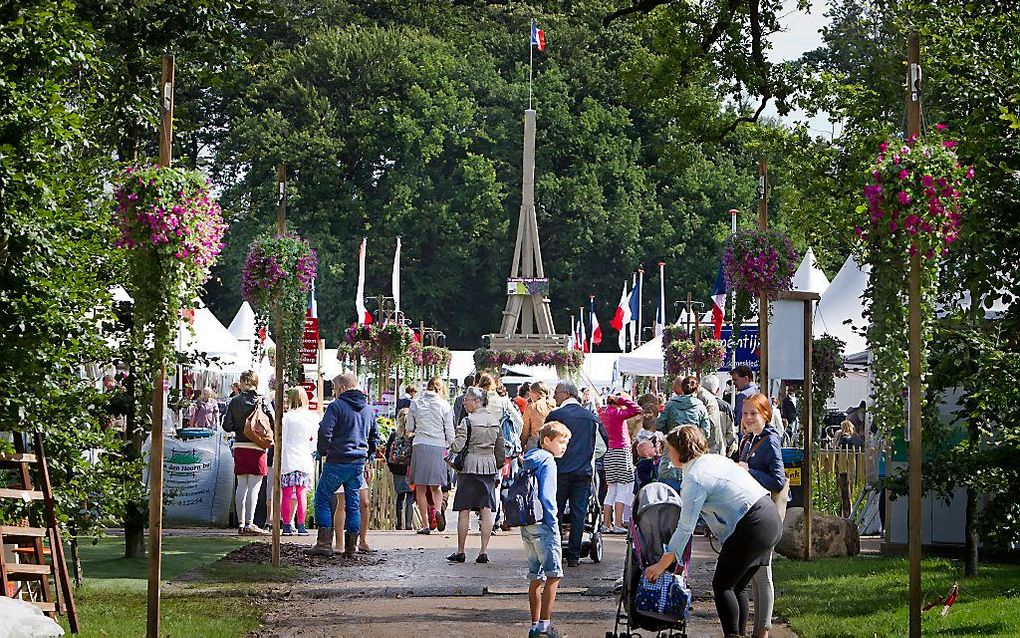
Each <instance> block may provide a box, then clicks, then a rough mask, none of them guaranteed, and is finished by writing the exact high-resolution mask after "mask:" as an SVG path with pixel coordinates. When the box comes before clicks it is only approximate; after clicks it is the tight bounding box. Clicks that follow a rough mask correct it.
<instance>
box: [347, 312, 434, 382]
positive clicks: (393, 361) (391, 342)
mask: <svg viewBox="0 0 1020 638" xmlns="http://www.w3.org/2000/svg"><path fill="white" fill-rule="evenodd" d="M341 350H342V351H343V353H344V356H345V357H348V359H347V360H349V361H350V362H352V363H354V364H358V363H363V364H369V365H372V367H373V368H374V373H375V374H376V377H377V378H382V377H383V376H388V375H389V372H390V370H391V368H393V367H396V368H398V369H399V370H400V372H401V373H402V375H403V376H404V377H405V378H408V377H411V376H413V375H414V373H415V368H417V367H418V366H420V365H421V360H422V356H423V350H422V347H421V344H420V343H418V342H417V341H416V340H415V338H414V331H413V330H411V329H410V328H408V327H407V326H402V325H399V324H396V323H386V324H383V325H378V324H364V325H358V324H353V325H351V326H349V327H348V328H347V329H346V330H344V334H343V344H341V349H338V351H337V357H338V358H339V357H340V355H341Z"/></svg>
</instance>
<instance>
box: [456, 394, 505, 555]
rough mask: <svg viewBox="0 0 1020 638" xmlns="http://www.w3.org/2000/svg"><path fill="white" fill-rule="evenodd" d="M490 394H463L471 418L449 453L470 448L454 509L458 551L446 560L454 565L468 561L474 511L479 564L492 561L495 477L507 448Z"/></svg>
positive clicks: (461, 427) (461, 475)
mask: <svg viewBox="0 0 1020 638" xmlns="http://www.w3.org/2000/svg"><path fill="white" fill-rule="evenodd" d="M488 404H489V401H488V396H487V393H486V392H485V391H484V390H482V389H481V388H468V389H467V392H466V393H465V394H464V409H465V410H467V413H468V415H467V416H466V417H464V420H463V421H461V422H460V424H459V425H458V426H457V436H456V438H454V440H453V445H451V446H450V453H451V454H457V453H459V452H460V451H461V450H464V449H467V453H466V454H465V455H464V467H463V468H461V469H460V470H459V472H458V475H457V492H456V494H455V495H454V497H453V510H454V511H455V512H457V551H456V553H454V554H451V555H450V556H447V560H449V561H452V562H455V563H463V562H464V561H465V556H464V546H465V545H466V543H467V533H468V523H469V521H470V519H471V512H472V510H477V511H478V512H479V516H480V518H481V532H482V548H481V552H480V553H479V554H478V558H476V559H475V562H476V563H487V562H489V556H488V554H487V553H486V550H488V548H489V538H490V537H491V536H492V511H493V509H495V507H496V474H497V473H498V472H499V471H500V469H501V468H502V467H503V462H504V461H505V460H506V459H505V448H504V446H503V428H502V427H501V425H500V419H501V418H502V416H503V412H502V410H500V413H499V414H498V415H496V414H493V413H492V412H490V411H489V408H488Z"/></svg>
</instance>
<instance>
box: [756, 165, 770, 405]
mask: <svg viewBox="0 0 1020 638" xmlns="http://www.w3.org/2000/svg"><path fill="white" fill-rule="evenodd" d="M768 227H769V165H768V160H766V159H765V158H762V159H761V160H759V162H758V230H760V231H764V230H766V229H767V228H768ZM758 361H759V364H758V365H759V368H758V385H759V387H760V388H761V392H762V394H764V395H765V396H766V397H768V396H769V302H768V299H766V298H765V296H764V295H762V296H760V297H759V298H758Z"/></svg>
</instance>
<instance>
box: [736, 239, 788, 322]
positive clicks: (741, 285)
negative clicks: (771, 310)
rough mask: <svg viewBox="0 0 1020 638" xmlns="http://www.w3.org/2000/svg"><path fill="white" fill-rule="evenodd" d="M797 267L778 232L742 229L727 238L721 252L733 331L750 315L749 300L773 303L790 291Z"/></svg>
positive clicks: (786, 241) (750, 301) (785, 240)
mask: <svg viewBox="0 0 1020 638" xmlns="http://www.w3.org/2000/svg"><path fill="white" fill-rule="evenodd" d="M797 266H798V263H797V253H796V252H794V250H793V244H791V243H790V239H789V238H788V237H787V236H786V235H785V234H784V233H783V232H782V231H780V230H777V229H774V228H769V229H767V230H764V231H762V230H757V229H746V230H739V231H737V232H736V233H735V234H734V235H731V236H730V238H729V239H728V240H727V241H726V248H725V251H724V252H723V276H724V277H725V278H726V287H727V288H728V289H729V290H732V291H733V294H734V301H735V304H734V305H735V306H736V308H735V310H734V313H733V325H734V330H735V331H739V326H740V325H741V323H742V322H743V319H744V318H745V317H747V316H749V315H750V314H751V303H752V300H754V299H756V298H758V297H760V296H764V297H765V298H766V299H768V300H769V301H775V300H776V299H778V298H779V296H780V295H781V294H782V293H784V292H787V291H789V290H791V289H792V288H793V275H794V274H795V273H796V272H797Z"/></svg>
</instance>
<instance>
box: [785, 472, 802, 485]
mask: <svg viewBox="0 0 1020 638" xmlns="http://www.w3.org/2000/svg"><path fill="white" fill-rule="evenodd" d="M786 479H787V480H788V481H790V487H800V468H799V467H788V468H786Z"/></svg>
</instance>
